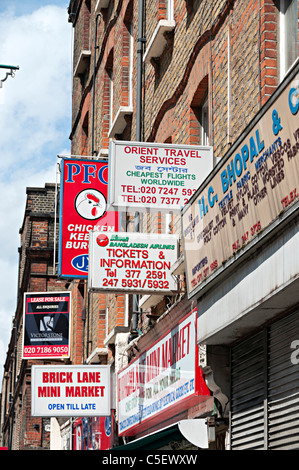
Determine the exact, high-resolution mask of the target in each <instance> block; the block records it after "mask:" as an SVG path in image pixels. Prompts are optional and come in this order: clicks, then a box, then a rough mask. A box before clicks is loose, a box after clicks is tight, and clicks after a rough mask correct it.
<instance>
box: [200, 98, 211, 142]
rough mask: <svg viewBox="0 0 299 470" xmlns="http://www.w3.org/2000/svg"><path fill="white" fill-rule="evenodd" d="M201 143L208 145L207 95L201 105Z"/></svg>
mask: <svg viewBox="0 0 299 470" xmlns="http://www.w3.org/2000/svg"><path fill="white" fill-rule="evenodd" d="M200 121H201V145H209V103H208V96H207V97H206V98H205V100H204V102H203V104H202V107H201V116H200Z"/></svg>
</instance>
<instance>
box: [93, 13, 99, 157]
mask: <svg viewBox="0 0 299 470" xmlns="http://www.w3.org/2000/svg"><path fill="white" fill-rule="evenodd" d="M99 16H101V13H98V14H97V15H96V19H95V32H94V51H93V54H94V56H93V77H92V81H93V85H92V126H91V156H92V157H93V156H94V114H95V82H96V50H97V49H98V46H97V35H98V17H99Z"/></svg>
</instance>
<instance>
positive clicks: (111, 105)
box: [109, 70, 113, 129]
mask: <svg viewBox="0 0 299 470" xmlns="http://www.w3.org/2000/svg"><path fill="white" fill-rule="evenodd" d="M112 122H113V71H112V70H109V129H110V128H111V126H112Z"/></svg>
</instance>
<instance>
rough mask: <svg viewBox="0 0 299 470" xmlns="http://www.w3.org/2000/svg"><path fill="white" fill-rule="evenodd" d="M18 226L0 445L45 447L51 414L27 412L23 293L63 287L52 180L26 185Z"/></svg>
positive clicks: (28, 367)
mask: <svg viewBox="0 0 299 470" xmlns="http://www.w3.org/2000/svg"><path fill="white" fill-rule="evenodd" d="M26 193H27V200H26V207H25V213H24V219H23V223H22V227H21V228H20V248H19V279H18V297H17V306H16V312H15V316H14V320H13V325H12V334H11V339H10V342H9V345H8V351H7V357H6V362H5V364H4V379H3V383H2V394H1V432H2V433H1V439H2V445H3V446H7V447H8V448H9V449H12V450H26V449H49V448H50V433H49V428H48V427H47V426H46V425H47V424H48V425H49V420H47V419H46V418H45V419H44V418H34V417H32V416H31V387H30V384H31V365H32V364H34V361H30V360H23V359H22V345H23V295H24V293H25V292H47V291H61V290H64V285H65V283H64V282H61V281H59V280H57V276H56V274H55V267H54V265H53V263H54V262H55V257H54V231H55V217H54V215H55V197H56V187H55V184H45V187H44V188H27V191H26Z"/></svg>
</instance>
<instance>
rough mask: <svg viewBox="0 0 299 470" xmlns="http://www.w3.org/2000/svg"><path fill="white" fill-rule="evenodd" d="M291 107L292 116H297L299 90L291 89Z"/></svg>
mask: <svg viewBox="0 0 299 470" xmlns="http://www.w3.org/2000/svg"><path fill="white" fill-rule="evenodd" d="M289 107H290V110H291V113H292V114H296V113H297V112H298V109H299V88H298V89H297V90H296V88H291V89H290V93H289Z"/></svg>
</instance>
